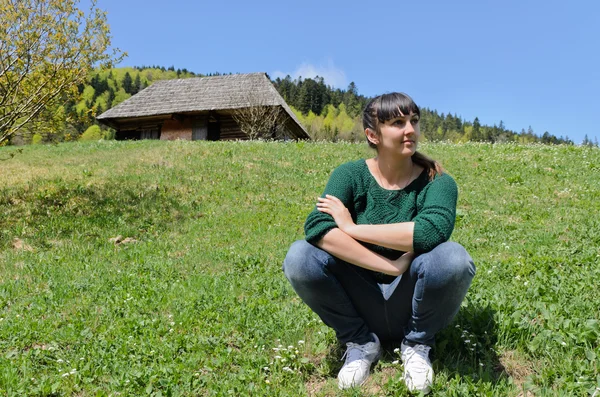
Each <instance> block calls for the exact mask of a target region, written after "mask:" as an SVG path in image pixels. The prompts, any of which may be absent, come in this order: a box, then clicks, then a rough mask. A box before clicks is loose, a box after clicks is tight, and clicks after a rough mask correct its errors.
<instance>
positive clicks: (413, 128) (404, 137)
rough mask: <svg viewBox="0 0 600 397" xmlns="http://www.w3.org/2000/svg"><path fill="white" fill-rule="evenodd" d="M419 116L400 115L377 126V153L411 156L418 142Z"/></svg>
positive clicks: (412, 114)
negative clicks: (384, 152)
mask: <svg viewBox="0 0 600 397" xmlns="http://www.w3.org/2000/svg"><path fill="white" fill-rule="evenodd" d="M419 135H420V131H419V115H418V114H416V113H410V114H408V115H406V116H405V115H401V116H399V117H396V118H394V119H391V120H388V121H386V122H385V123H382V124H379V134H378V137H377V140H378V142H376V143H375V144H376V145H377V151H378V152H381V151H386V152H391V153H397V154H401V155H408V156H412V155H413V154H414V153H415V151H416V150H417V142H418V141H419Z"/></svg>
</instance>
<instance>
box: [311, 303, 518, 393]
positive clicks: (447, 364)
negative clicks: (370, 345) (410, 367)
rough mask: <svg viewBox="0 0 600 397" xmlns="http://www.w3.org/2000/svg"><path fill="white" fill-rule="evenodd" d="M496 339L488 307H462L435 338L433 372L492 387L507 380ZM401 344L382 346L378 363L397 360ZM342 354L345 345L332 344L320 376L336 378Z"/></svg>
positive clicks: (324, 359)
mask: <svg viewBox="0 0 600 397" xmlns="http://www.w3.org/2000/svg"><path fill="white" fill-rule="evenodd" d="M497 339H498V338H497V334H496V323H495V320H494V310H493V309H492V308H491V307H490V306H486V307H482V306H478V305H472V304H469V305H467V306H466V307H462V308H461V310H460V311H459V313H458V315H457V316H456V318H455V319H454V321H453V322H452V323H451V324H450V325H449V326H448V327H447V328H445V329H444V330H442V331H441V332H440V333H439V334H438V335H437V338H436V340H437V341H436V346H435V348H434V349H433V350H432V355H431V358H432V362H433V366H434V370H435V371H436V373H437V372H446V374H447V377H448V378H453V377H454V376H455V375H456V374H458V375H459V376H460V377H461V378H470V380H471V381H472V382H473V383H477V382H484V383H489V384H491V385H492V386H493V385H495V384H497V383H498V382H500V381H501V380H503V379H504V380H505V379H507V378H508V377H509V374H508V373H507V371H506V369H505V368H504V366H503V364H502V362H501V360H500V358H499V357H498V355H497V354H496V343H497ZM400 344H401V341H394V342H385V343H383V344H382V348H383V354H382V356H381V359H380V361H382V362H383V363H386V364H391V363H392V362H394V361H396V360H400V354H399V352H394V350H395V349H399V348H400ZM344 351H345V346H343V345H341V344H339V343H338V344H336V343H334V344H332V345H331V346H330V348H329V349H328V351H327V352H326V354H325V356H324V357H323V359H322V360H321V363H320V368H319V370H318V372H319V374H320V375H321V376H323V377H327V378H335V377H337V374H338V372H339V370H340V369H341V367H342V365H343V360H342V359H341V358H342V356H343V354H344Z"/></svg>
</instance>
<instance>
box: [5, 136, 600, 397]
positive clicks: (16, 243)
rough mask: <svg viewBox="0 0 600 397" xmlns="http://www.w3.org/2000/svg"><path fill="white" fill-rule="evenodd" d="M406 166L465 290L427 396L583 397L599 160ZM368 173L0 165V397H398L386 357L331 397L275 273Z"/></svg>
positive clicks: (331, 353)
mask: <svg viewBox="0 0 600 397" xmlns="http://www.w3.org/2000/svg"><path fill="white" fill-rule="evenodd" d="M421 149H422V151H423V152H425V153H427V154H429V155H431V156H433V157H434V158H436V159H438V160H439V161H441V162H442V164H443V165H444V166H445V168H446V169H447V170H448V172H449V173H450V174H451V175H453V176H454V178H455V179H456V181H457V183H458V185H459V189H460V197H459V208H458V216H457V223H456V228H455V231H454V234H453V236H452V240H454V241H458V242H460V243H462V244H463V245H464V246H465V247H466V248H467V250H468V251H469V252H470V253H471V255H472V256H473V258H474V260H475V262H476V265H477V271H478V273H477V275H476V277H475V280H474V282H473V285H472V287H471V289H470V291H469V293H468V295H467V298H466V300H465V302H464V304H463V307H462V308H461V311H460V312H459V315H458V316H457V318H456V319H455V321H454V323H452V325H451V326H450V327H449V328H448V329H446V330H445V331H444V332H442V333H441V334H440V335H439V338H438V340H437V347H436V350H435V361H434V368H435V370H436V375H437V377H436V380H435V384H434V390H433V395H435V396H466V395H487V396H518V395H540V396H554V395H574V396H585V395H592V396H600V372H599V368H598V367H599V363H600V358H599V356H600V347H599V342H600V322H599V321H600V291H599V288H598V286H599V282H598V280H599V279H600V177H599V174H600V150H598V149H590V148H582V147H572V146H571V147H568V146H557V147H552V146H516V145H490V144H464V145H459V144H443V143H440V144H423V145H422V147H421ZM14 152H16V148H11V147H6V148H0V159H5V158H8V157H9V155H10V154H11V153H14ZM371 154H372V153H371V151H370V150H369V149H368V148H367V147H366V144H345V143H337V144H334V143H268V142H239V143H226V142H202V143H198V142H160V141H141V142H115V141H106V142H97V143H91V144H76V143H75V144H60V145H58V146H28V147H25V148H24V151H23V152H22V153H17V154H16V156H15V157H14V158H13V159H9V160H5V161H0V170H1V171H0V215H1V217H0V395H7V396H80V397H83V396H117V395H118V396H145V395H149V396H228V395H232V396H243V395H252V396H257V395H263V396H301V395H316V396H321V395H328V396H329V395H345V396H352V395H356V396H358V395H374V396H375V395H377V396H379V395H402V394H404V393H405V392H406V389H405V388H404V385H403V383H402V381H401V377H400V376H401V367H400V365H399V364H397V363H395V361H396V360H398V358H399V357H398V355H397V354H396V353H394V352H393V349H394V347H396V346H387V350H386V354H385V355H384V357H383V359H382V360H381V361H380V362H379V363H378V364H377V365H376V367H375V368H374V371H373V375H372V377H371V378H370V380H369V381H368V383H367V384H366V385H365V386H364V387H363V389H362V390H360V391H359V390H350V391H346V392H339V391H337V384H336V379H335V376H336V374H337V370H338V369H339V368H340V366H341V364H342V363H341V361H340V358H341V354H342V349H341V348H340V347H339V346H337V344H336V342H335V338H334V335H333V332H332V331H331V330H329V329H328V328H327V327H325V326H324V325H323V324H322V323H321V322H320V320H319V319H318V318H316V316H315V315H314V314H312V313H311V311H310V310H309V309H308V308H307V307H306V306H305V305H304V304H303V303H302V302H301V301H299V299H298V298H297V297H296V295H295V293H294V292H293V290H292V289H291V287H290V286H289V285H288V283H287V281H286V280H285V278H284V276H283V273H282V272H281V263H282V261H283V258H284V256H285V253H286V251H287V248H288V246H289V245H290V244H291V243H292V242H293V241H294V240H296V239H300V238H302V237H303V228H302V227H303V223H304V219H305V217H306V215H307V214H308V212H309V211H310V210H311V209H312V207H313V205H314V203H315V200H316V197H317V196H318V195H319V194H320V193H321V192H322V189H323V187H324V185H325V182H326V180H327V178H328V175H329V173H330V172H331V170H332V169H333V168H334V167H335V166H337V165H339V164H341V163H342V162H345V161H349V160H353V159H357V158H360V157H366V156H370V155H371ZM118 236H121V238H120V239H118V240H117V241H115V240H114V238H115V237H118ZM125 238H130V240H125V241H121V240H123V239H125ZM111 239H113V240H111ZM131 239H133V240H134V241H132V240H131ZM530 393H531V394H530Z"/></svg>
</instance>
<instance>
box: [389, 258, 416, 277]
mask: <svg viewBox="0 0 600 397" xmlns="http://www.w3.org/2000/svg"><path fill="white" fill-rule="evenodd" d="M413 259H415V253H414V252H405V253H404V254H402V255H401V256H400V258H398V259H396V260H393V261H392V265H393V266H394V267H395V268H396V269H398V272H399V273H398V276H399V275H401V274H403V273H404V272H405V271H407V270H408V268H409V267H410V264H411V263H412V261H413Z"/></svg>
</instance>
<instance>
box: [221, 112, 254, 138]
mask: <svg viewBox="0 0 600 397" xmlns="http://www.w3.org/2000/svg"><path fill="white" fill-rule="evenodd" d="M219 122H220V123H221V140H222V141H233V140H247V139H248V136H247V135H246V134H244V133H243V132H242V130H240V127H239V126H238V125H237V123H236V122H235V120H234V119H233V117H231V116H229V115H219Z"/></svg>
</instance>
